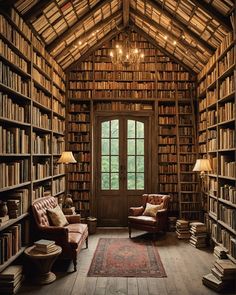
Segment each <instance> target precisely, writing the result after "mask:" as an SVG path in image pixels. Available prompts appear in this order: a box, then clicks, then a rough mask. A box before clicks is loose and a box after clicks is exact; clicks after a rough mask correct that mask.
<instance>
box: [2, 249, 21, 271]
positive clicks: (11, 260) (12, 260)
mask: <svg viewBox="0 0 236 295" xmlns="http://www.w3.org/2000/svg"><path fill="white" fill-rule="evenodd" d="M25 249H26V247H21V249H20V251H18V252H17V253H16V254H15V255H13V256H12V257H11V258H10V259H8V260H7V261H6V262H5V263H3V264H0V272H1V271H3V270H4V269H5V268H6V267H8V266H9V265H10V264H11V263H12V262H14V260H16V259H17V258H18V257H19V256H20V255H21V254H22V253H23V252H24V251H25Z"/></svg>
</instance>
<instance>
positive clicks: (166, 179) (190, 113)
mask: <svg viewBox="0 0 236 295" xmlns="http://www.w3.org/2000/svg"><path fill="white" fill-rule="evenodd" d="M122 38H123V36H122V33H121V34H118V35H117V36H116V38H115V39H113V40H111V41H110V42H107V43H106V44H105V45H104V46H103V47H102V48H100V49H99V50H96V51H95V52H94V53H93V54H91V55H90V56H89V57H88V58H87V59H86V60H85V61H83V62H81V63H80V64H78V65H75V66H74V67H73V68H72V69H70V71H69V72H68V76H67V78H68V98H69V102H68V107H69V108H68V118H69V120H71V118H73V116H74V118H76V116H78V114H79V115H80V114H83V116H87V119H86V120H85V121H86V122H83V124H84V128H85V129H86V128H90V135H88V133H89V132H88V130H87V129H86V130H84V131H83V132H82V131H81V127H82V126H80V125H82V124H80V123H78V124H77V123H76V122H68V126H69V132H68V138H67V140H68V144H69V149H70V150H73V148H74V147H78V148H77V156H79V153H80V149H81V148H82V147H84V148H85V147H87V146H88V144H89V146H90V148H91V147H92V145H93V144H92V140H93V136H92V134H93V132H92V125H93V124H91V122H94V118H95V116H97V115H102V114H111V115H119V114H121V113H123V114H124V113H125V114H127V115H129V114H135V112H136V111H139V114H146V116H150V117H151V122H152V126H153V130H152V135H151V137H152V138H153V146H152V151H153V154H152V156H153V158H152V167H151V169H152V171H153V172H152V179H151V181H150V183H151V184H150V186H149V187H148V190H149V192H160V193H170V194H171V197H172V202H171V208H170V209H171V212H170V214H174V215H176V216H179V214H180V216H181V217H183V218H184V217H185V218H187V217H188V218H191V219H195V218H196V216H199V214H200V212H201V208H200V205H198V202H199V200H198V199H199V194H198V193H194V192H195V191H196V187H197V181H198V180H196V179H195V176H194V173H192V168H193V165H194V163H195V159H196V150H195V147H194V146H195V143H196V141H195V140H196V126H195V123H194V121H195V114H194V108H193V103H194V100H195V98H196V93H195V77H194V76H191V75H190V74H189V73H188V72H187V71H186V70H184V69H183V68H182V67H181V66H180V65H179V64H177V63H176V62H173V61H172V60H171V59H170V58H169V57H167V56H165V55H164V54H163V53H161V52H160V51H159V50H158V49H156V48H154V47H153V46H152V45H151V44H150V43H149V42H148V41H147V40H146V39H144V38H142V37H141V36H139V35H138V34H136V33H131V40H132V42H134V43H135V45H136V46H137V47H138V48H141V49H142V51H143V53H144V55H145V62H144V63H141V64H140V65H139V67H138V68H137V67H133V66H130V67H124V66H122V65H115V66H114V65H113V64H112V63H111V60H110V57H109V52H110V50H111V48H114V46H115V44H116V42H119V40H122ZM82 105H83V106H84V109H83V111H81V109H80V108H81V106H82ZM85 110H86V112H85ZM89 122H90V127H88V125H89V124H88V123H89ZM86 124H87V125H86ZM154 130H155V131H154ZM179 134H181V135H179ZM83 136H84V137H83ZM186 137H188V140H187V141H186V139H185V138H186ZM180 138H181V139H180ZM193 138H194V139H193ZM87 140H88V141H89V142H88V143H87ZM185 141H186V142H185ZM78 143H80V145H78ZM83 143H84V145H83ZM75 152H76V151H75ZM85 154H86V152H85V151H84V154H83V155H84V156H85ZM186 154H187V155H186ZM185 155H186V156H185ZM77 159H78V158H77ZM180 159H181V165H180V164H179V161H180ZM89 163H90V164H89V167H90V169H91V170H93V168H91V167H92V164H91V157H90V160H89ZM69 169H70V170H71V171H70V173H71V176H70V177H71V181H70V183H69V186H70V187H71V189H70V190H71V192H72V195H73V193H74V194H75V192H74V189H73V185H74V184H73V180H72V178H73V177H75V176H73V174H74V175H75V172H77V173H78V174H79V172H80V169H81V168H80V167H79V165H78V164H74V165H71V167H70V168H69ZM180 169H182V170H181V172H180ZM185 170H186V171H185ZM185 172H187V173H185ZM90 173H91V172H90ZM90 179H91V175H90ZM79 182H80V181H79ZM78 192H79V191H78ZM86 194H87V193H86ZM92 195H93V199H92ZM86 196H87V198H88V201H87V200H86V202H88V206H89V207H88V208H89V209H90V212H89V213H90V214H91V213H92V214H95V215H96V212H95V210H96V209H93V208H91V202H92V200H94V199H95V198H96V191H95V184H93V183H90V187H89V192H88V194H87V195H86ZM76 199H77V196H75V197H74V200H76ZM193 199H194V200H196V202H195V205H194V206H192V207H191V206H189V205H188V206H187V205H185V203H187V202H188V203H190V202H192V200H193ZM95 203H96V201H95ZM180 204H181V205H180ZM77 208H78V207H77Z"/></svg>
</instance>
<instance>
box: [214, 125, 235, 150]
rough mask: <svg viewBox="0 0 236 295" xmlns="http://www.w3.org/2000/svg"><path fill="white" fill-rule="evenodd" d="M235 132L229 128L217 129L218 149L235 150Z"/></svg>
mask: <svg viewBox="0 0 236 295" xmlns="http://www.w3.org/2000/svg"><path fill="white" fill-rule="evenodd" d="M235 140H236V135H235V130H234V129H231V128H220V129H219V139H218V141H219V149H233V148H236V143H235Z"/></svg>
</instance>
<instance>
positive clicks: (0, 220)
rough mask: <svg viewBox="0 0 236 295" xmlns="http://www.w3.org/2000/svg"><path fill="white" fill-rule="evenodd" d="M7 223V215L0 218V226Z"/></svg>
mask: <svg viewBox="0 0 236 295" xmlns="http://www.w3.org/2000/svg"><path fill="white" fill-rule="evenodd" d="M8 221H9V215H5V216H2V217H0V226H2V225H3V224H4V223H6V222H8Z"/></svg>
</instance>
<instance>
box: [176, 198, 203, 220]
mask: <svg viewBox="0 0 236 295" xmlns="http://www.w3.org/2000/svg"><path fill="white" fill-rule="evenodd" d="M180 210H181V211H182V212H184V211H186V212H194V211H197V212H201V210H202V205H201V204H200V203H190V202H189V203H184V202H182V201H181V202H180ZM191 219H195V218H191Z"/></svg>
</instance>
